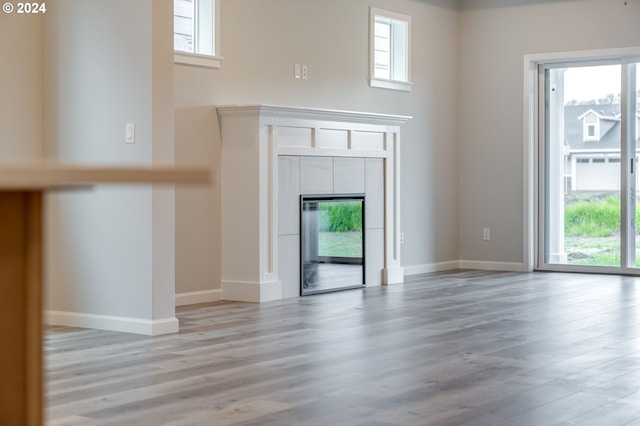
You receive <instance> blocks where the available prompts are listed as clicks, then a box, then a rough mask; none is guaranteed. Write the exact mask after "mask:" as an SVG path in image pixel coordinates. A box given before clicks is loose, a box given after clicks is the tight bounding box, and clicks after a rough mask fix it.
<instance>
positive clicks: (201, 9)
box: [173, 0, 221, 68]
mask: <svg viewBox="0 0 640 426" xmlns="http://www.w3.org/2000/svg"><path fill="white" fill-rule="evenodd" d="M219 3H220V1H219V0H218V1H216V0H173V50H174V52H175V53H174V61H175V63H178V64H186V65H195V66H202V67H207V68H219V67H220V62H221V58H220V57H219V56H218V55H219V37H218V33H219V25H217V18H218V15H219V14H218V13H217V8H218V7H219Z"/></svg>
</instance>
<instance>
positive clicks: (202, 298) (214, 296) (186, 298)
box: [176, 289, 222, 306]
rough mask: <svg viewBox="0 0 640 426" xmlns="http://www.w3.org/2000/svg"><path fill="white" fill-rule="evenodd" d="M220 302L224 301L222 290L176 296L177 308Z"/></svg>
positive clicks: (178, 294) (193, 292)
mask: <svg viewBox="0 0 640 426" xmlns="http://www.w3.org/2000/svg"><path fill="white" fill-rule="evenodd" d="M220 300H222V289H216V290H202V291H192V292H188V293H177V294H176V306H185V305H196V304H198V303H211V302H219V301H220Z"/></svg>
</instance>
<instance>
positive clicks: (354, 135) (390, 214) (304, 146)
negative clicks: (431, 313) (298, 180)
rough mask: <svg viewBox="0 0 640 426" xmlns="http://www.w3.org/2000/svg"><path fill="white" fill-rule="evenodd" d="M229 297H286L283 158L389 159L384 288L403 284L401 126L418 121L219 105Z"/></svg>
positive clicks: (224, 258) (225, 272)
mask: <svg viewBox="0 0 640 426" xmlns="http://www.w3.org/2000/svg"><path fill="white" fill-rule="evenodd" d="M217 110H218V114H219V118H220V123H221V133H222V161H221V163H222V247H223V249H222V277H221V281H222V292H223V298H224V299H225V300H240V301H249V302H265V301H270V300H278V299H281V298H282V283H281V281H280V279H279V274H278V263H279V262H278V260H279V259H278V238H277V236H278V210H277V209H278V184H277V183H278V156H284V155H288V156H321V157H351V158H381V159H383V161H384V268H383V270H382V271H381V274H382V283H383V284H395V283H401V282H403V280H404V271H403V268H402V266H401V262H400V127H401V126H402V125H403V124H404V123H406V122H407V121H408V120H409V119H411V117H408V116H399V115H387V114H374V113H364V112H349V111H337V110H323V109H311V108H298V107H296V108H292V107H278V106H269V105H243V106H220V107H218V108H217Z"/></svg>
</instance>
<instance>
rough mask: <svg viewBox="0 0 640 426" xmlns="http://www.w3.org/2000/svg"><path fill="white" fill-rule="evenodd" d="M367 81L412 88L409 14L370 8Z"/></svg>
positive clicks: (387, 86)
mask: <svg viewBox="0 0 640 426" xmlns="http://www.w3.org/2000/svg"><path fill="white" fill-rule="evenodd" d="M369 26H370V29H369V31H370V34H369V36H370V42H369V43H370V46H369V50H370V51H369V57H370V59H369V84H370V85H371V86H372V87H382V88H386V89H395V90H404V91H410V90H411V83H410V80H411V78H410V76H411V61H410V44H411V37H410V36H411V17H410V16H407V15H402V14H399V13H395V12H390V11H387V10H382V9H376V8H374V7H372V8H371V9H370V25H369Z"/></svg>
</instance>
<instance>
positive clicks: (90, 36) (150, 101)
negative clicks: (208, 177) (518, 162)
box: [43, 0, 178, 334]
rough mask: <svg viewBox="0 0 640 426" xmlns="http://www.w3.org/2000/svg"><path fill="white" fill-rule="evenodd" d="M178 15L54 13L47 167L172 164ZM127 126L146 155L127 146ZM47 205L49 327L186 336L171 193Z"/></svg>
mask: <svg viewBox="0 0 640 426" xmlns="http://www.w3.org/2000/svg"><path fill="white" fill-rule="evenodd" d="M171 11H172V2H171V0H136V1H135V2H131V1H126V0H92V1H86V0H54V1H51V0H50V1H48V2H47V13H46V15H45V17H44V19H43V35H44V48H43V51H44V76H45V80H44V81H45V83H44V111H45V113H44V123H45V124H44V128H45V134H46V144H45V153H46V155H47V156H48V157H51V158H54V159H57V160H58V161H60V162H62V163H75V164H83V165H116V166H118V165H134V164H135V165H145V164H146V165H151V164H152V163H157V162H163V163H167V162H169V163H170V162H172V161H173V156H174V154H173V109H172V104H173V90H172V82H173V65H172V53H173V51H172V42H171V36H172V30H171V28H172V26H171V25H172V13H171ZM79 35H81V36H79ZM128 122H132V123H135V125H136V129H135V137H136V141H135V144H125V140H124V139H125V123H128ZM47 202H48V209H47V215H46V220H47V224H46V229H47V236H46V239H47V253H48V256H47V258H46V266H45V281H46V283H47V292H46V305H45V309H46V312H45V317H46V319H47V320H48V322H50V323H54V324H61V325H71V326H81V327H91V328H104V329H111V330H118V331H128V332H136V333H142V334H161V333H166V332H172V331H177V326H178V324H177V319H176V318H175V307H174V300H173V296H174V228H173V214H174V210H173V190H172V189H171V190H167V189H157V188H152V187H151V186H150V185H137V186H117V185H114V186H98V187H95V188H92V189H87V190H79V191H71V192H62V193H59V194H52V195H49V196H48V197H47Z"/></svg>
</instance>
